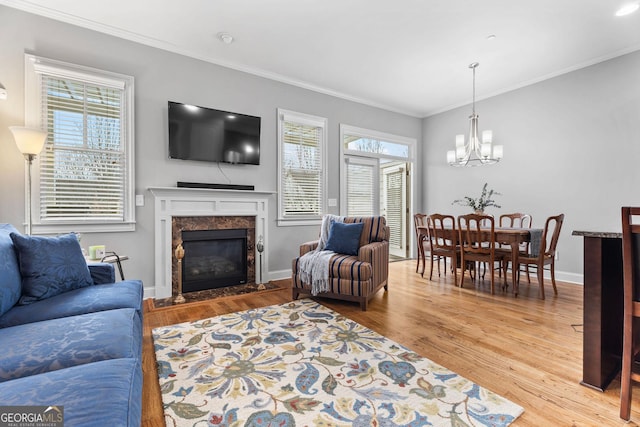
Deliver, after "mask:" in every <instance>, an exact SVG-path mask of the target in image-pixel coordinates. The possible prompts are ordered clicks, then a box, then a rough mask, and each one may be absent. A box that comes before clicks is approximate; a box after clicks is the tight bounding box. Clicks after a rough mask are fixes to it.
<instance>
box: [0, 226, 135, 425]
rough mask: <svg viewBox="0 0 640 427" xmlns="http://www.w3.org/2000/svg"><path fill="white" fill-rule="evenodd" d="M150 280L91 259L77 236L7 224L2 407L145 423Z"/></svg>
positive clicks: (1, 286) (70, 419) (1, 256)
mask: <svg viewBox="0 0 640 427" xmlns="http://www.w3.org/2000/svg"><path fill="white" fill-rule="evenodd" d="M142 289H143V288H142V282H141V281H139V280H126V281H121V282H116V281H115V271H114V269H113V266H112V265H110V264H105V263H97V264H90V265H87V264H86V262H85V261H84V257H82V251H81V249H80V245H79V243H78V240H77V238H76V237H75V236H74V235H72V234H71V235H65V236H58V237H51V238H45V237H31V236H23V235H21V234H20V233H19V232H18V231H17V230H16V229H15V228H14V227H13V226H11V225H9V224H0V344H1V345H0V347H1V348H2V351H0V406H24V405H37V406H58V407H59V406H62V407H63V410H64V424H65V425H69V426H107V425H108V426H139V425H140V423H141V405H142V368H141V360H142V354H141V351H142Z"/></svg>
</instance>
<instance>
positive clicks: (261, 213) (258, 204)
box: [147, 187, 275, 298]
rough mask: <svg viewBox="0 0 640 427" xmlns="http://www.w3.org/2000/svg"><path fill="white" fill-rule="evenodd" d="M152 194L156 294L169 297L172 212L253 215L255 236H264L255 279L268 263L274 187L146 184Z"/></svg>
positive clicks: (173, 213) (206, 214) (191, 214)
mask: <svg viewBox="0 0 640 427" xmlns="http://www.w3.org/2000/svg"><path fill="white" fill-rule="evenodd" d="M147 189H148V190H149V191H150V192H151V194H153V197H154V218H155V219H154V231H155V245H154V247H155V292H154V295H153V297H155V298H168V297H171V260H172V258H171V257H172V256H173V254H172V250H171V218H172V217H175V216H255V217H256V240H257V238H258V236H263V239H264V244H265V250H264V252H263V253H262V257H259V254H258V253H256V254H255V259H256V283H259V280H260V277H263V278H264V277H266V276H267V275H266V274H265V273H266V271H265V269H266V266H268V265H269V251H268V244H269V238H268V236H267V234H268V226H267V215H268V212H269V198H270V197H271V196H272V195H273V194H275V192H273V191H244V190H212V189H203V188H178V187H148V188H147Z"/></svg>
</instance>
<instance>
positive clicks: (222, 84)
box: [0, 6, 422, 284]
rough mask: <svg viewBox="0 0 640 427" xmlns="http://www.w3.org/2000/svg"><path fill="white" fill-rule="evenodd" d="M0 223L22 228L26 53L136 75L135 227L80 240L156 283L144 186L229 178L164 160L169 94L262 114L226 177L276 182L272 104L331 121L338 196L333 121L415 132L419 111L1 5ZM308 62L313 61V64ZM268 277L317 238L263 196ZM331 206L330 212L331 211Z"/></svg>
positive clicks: (265, 184) (262, 185) (214, 169)
mask: <svg viewBox="0 0 640 427" xmlns="http://www.w3.org/2000/svg"><path fill="white" fill-rule="evenodd" d="M0 40H2V43H0V82H2V84H3V85H4V86H5V87H6V88H7V90H8V92H9V99H8V100H6V101H0V170H1V171H2V172H1V173H2V179H0V222H8V223H12V224H14V225H16V226H17V227H19V226H20V224H22V222H23V218H24V216H23V212H24V163H23V159H22V156H21V154H20V153H19V152H18V150H17V148H16V147H15V144H14V142H13V138H12V136H11V134H10V132H9V130H8V129H7V127H8V126H12V125H22V124H23V123H24V95H23V92H24V90H23V88H24V72H23V60H24V59H23V55H24V53H25V52H27V53H33V54H35V55H39V56H44V57H48V58H53V59H58V60H62V61H67V62H72V63H76V64H80V65H86V66H90V67H96V68H100V69H103V70H108V71H114V72H118V73H123V74H128V75H131V76H134V77H135V116H136V117H135V126H136V129H135V136H136V165H135V167H136V193H137V194H144V195H145V198H146V204H145V206H144V207H139V208H136V218H137V225H136V231H135V232H131V233H109V234H107V233H94V234H88V233H87V234H84V235H83V237H82V239H83V240H82V244H83V246H88V245H90V244H98V243H104V244H106V246H107V249H108V250H109V249H111V250H115V251H117V252H119V253H122V254H127V255H129V256H130V257H131V260H130V261H127V262H126V265H125V273H126V275H127V276H128V278H140V279H142V280H144V281H145V282H146V283H149V284H150V283H153V275H154V273H153V270H154V260H153V241H154V237H153V214H154V213H153V202H152V198H151V195H150V193H149V192H148V191H147V190H146V189H147V187H155V186H167V187H168V186H175V183H176V181H194V182H213V183H226V182H227V180H226V178H225V176H224V175H223V174H222V173H221V172H220V171H219V169H218V166H217V165H216V164H213V163H212V164H206V163H201V162H185V161H179V160H170V159H168V154H167V153H168V149H167V118H166V115H167V111H166V110H167V101H168V100H173V101H179V102H186V103H191V104H196V105H202V106H207V107H212V108H219V109H224V110H229V111H236V112H239V113H245V114H250V115H256V116H261V117H262V146H261V164H260V166H238V165H234V166H231V165H224V164H223V165H221V168H222V169H223V171H224V174H225V175H227V176H228V177H229V180H230V181H231V183H233V184H253V185H255V187H256V189H257V190H264V191H275V190H276V179H277V170H276V154H277V153H276V151H277V149H276V138H277V135H276V109H277V108H285V109H288V110H293V111H298V112H303V113H307V114H313V115H317V116H322V117H326V118H328V121H329V134H328V135H329V158H328V161H329V170H328V171H327V172H328V176H329V192H328V197H330V198H339V181H338V178H339V176H338V175H339V148H338V147H339V145H338V138H339V124H340V123H345V124H350V125H354V126H359V127H363V128H369V129H374V130H377V131H381V132H388V133H393V134H396V135H402V136H406V137H411V138H415V139H416V140H421V139H422V129H421V124H422V121H421V120H420V119H418V118H414V117H409V116H405V115H402V114H396V113H393V112H389V111H384V110H382V109H379V108H373V107H368V106H365V105H362V104H358V103H354V102H350V101H345V100H343V99H339V98H336V97H331V96H327V95H323V94H319V93H316V92H312V91H309V90H305V89H301V88H298V87H294V86H290V85H286V84H283V83H279V82H275V81H272V80H268V79H264V78H260V77H256V76H253V75H250V74H246V73H242V72H238V71H234V70H231V69H227V68H224V67H220V66H216V65H213V64H210V63H206V62H202V61H199V60H195V59H191V58H187V57H184V56H180V55H176V54H172V53H168V52H165V51H162V50H159V49H155V48H150V47H146V46H143V45H140V44H137V43H133V42H129V41H126V40H122V39H119V38H116V37H112V36H108V35H104V34H101V33H98V32H94V31H90V30H86V29H82V28H79V27H76V26H73V25H68V24H65V23H61V22H57V21H53V20H50V19H46V18H42V17H39V16H36V15H31V14H27V13H24V12H20V11H17V10H15V9H11V8H7V7H4V6H0ZM310 66H312V65H310ZM269 207H270V212H269V227H270V228H269V236H270V240H271V241H270V242H268V248H269V250H270V252H269V263H270V265H269V266H268V271H269V272H270V273H271V277H278V276H281V275H282V274H288V272H289V271H290V268H291V267H290V265H291V259H292V258H294V256H296V255H297V253H298V245H299V243H301V242H303V241H306V240H312V239H314V238H316V237H317V234H318V227H277V226H276V223H275V219H276V216H277V210H276V197H275V196H274V197H273V198H272V201H271V202H270V206H269ZM332 213H337V211H336V212H332Z"/></svg>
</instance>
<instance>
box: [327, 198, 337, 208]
mask: <svg viewBox="0 0 640 427" xmlns="http://www.w3.org/2000/svg"><path fill="white" fill-rule="evenodd" d="M327 202H328V204H329V206H338V199H328V200H327Z"/></svg>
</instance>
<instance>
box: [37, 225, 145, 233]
mask: <svg viewBox="0 0 640 427" xmlns="http://www.w3.org/2000/svg"><path fill="white" fill-rule="evenodd" d="M129 231H136V223H135V222H128V223H122V222H119V223H113V224H110V223H94V224H84V223H72V222H69V223H60V224H33V225H32V226H31V234H34V235H38V234H61V233H70V232H75V233H117V232H129Z"/></svg>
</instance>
